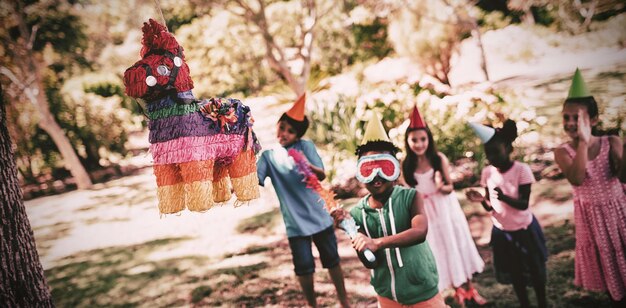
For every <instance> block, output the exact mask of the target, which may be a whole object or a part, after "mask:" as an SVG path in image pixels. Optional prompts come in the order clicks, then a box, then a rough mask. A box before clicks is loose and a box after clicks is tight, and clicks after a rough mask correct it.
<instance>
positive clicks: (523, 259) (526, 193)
mask: <svg viewBox="0 0 626 308" xmlns="http://www.w3.org/2000/svg"><path fill="white" fill-rule="evenodd" d="M473 127H474V130H476V132H477V134H478V135H479V137H481V140H482V141H483V143H484V149H485V155H486V156H487V160H488V161H489V164H490V165H488V166H486V167H484V168H483V170H482V174H481V177H480V184H481V186H483V187H484V188H485V194H484V196H483V195H482V194H481V193H479V192H478V191H476V190H472V189H470V190H468V191H467V193H466V195H467V198H468V199H469V200H470V201H474V202H480V203H481V205H482V206H483V208H484V209H485V210H486V211H488V212H490V213H491V222H492V223H493V227H492V229H491V243H490V245H491V248H492V250H493V265H494V271H495V274H496V280H497V281H498V282H499V283H502V284H509V283H510V284H513V289H514V291H515V294H516V295H517V298H518V300H519V303H520V305H521V307H530V302H529V300H528V293H527V290H526V286H527V285H532V286H533V288H534V289H535V295H536V296H537V304H538V306H539V307H540V308H543V307H547V301H546V260H547V258H548V251H547V249H546V245H545V238H544V236H543V230H541V226H540V225H539V222H538V221H537V219H536V218H535V216H534V215H533V213H532V212H531V211H530V208H529V200H530V190H531V186H532V183H534V182H535V178H534V176H533V173H532V171H531V170H530V167H529V166H528V165H527V164H525V163H522V162H519V161H515V160H511V152H512V151H513V141H514V140H515V139H516V138H517V127H516V125H515V122H513V121H512V120H506V121H505V122H504V126H503V127H502V129H497V130H494V129H493V128H491V127H486V126H482V125H474V126H473Z"/></svg>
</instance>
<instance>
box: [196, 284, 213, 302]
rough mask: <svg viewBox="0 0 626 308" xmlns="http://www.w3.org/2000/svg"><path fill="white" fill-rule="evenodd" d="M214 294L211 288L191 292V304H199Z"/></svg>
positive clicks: (201, 288)
mask: <svg viewBox="0 0 626 308" xmlns="http://www.w3.org/2000/svg"><path fill="white" fill-rule="evenodd" d="M211 293H213V289H212V288H211V287H209V286H199V287H197V288H195V289H193V291H191V302H192V303H197V302H199V301H201V300H202V299H203V298H205V297H207V296H210V295H211Z"/></svg>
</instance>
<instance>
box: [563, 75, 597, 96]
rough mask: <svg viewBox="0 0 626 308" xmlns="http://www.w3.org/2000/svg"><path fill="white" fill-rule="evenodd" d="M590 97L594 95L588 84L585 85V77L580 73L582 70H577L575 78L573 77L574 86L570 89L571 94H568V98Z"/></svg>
mask: <svg viewBox="0 0 626 308" xmlns="http://www.w3.org/2000/svg"><path fill="white" fill-rule="evenodd" d="M590 96H592V95H591V92H589V89H588V88H587V84H585V80H584V79H583V75H582V74H581V73H580V70H579V69H578V68H576V72H575V73H574V77H572V85H571V86H570V87H569V93H568V94H567V98H568V99H569V98H581V97H590Z"/></svg>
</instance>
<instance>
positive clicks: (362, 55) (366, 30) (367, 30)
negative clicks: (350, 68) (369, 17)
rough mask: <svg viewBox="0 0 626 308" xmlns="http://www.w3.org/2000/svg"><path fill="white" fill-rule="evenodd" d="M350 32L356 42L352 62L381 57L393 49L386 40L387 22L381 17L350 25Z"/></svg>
mask: <svg viewBox="0 0 626 308" xmlns="http://www.w3.org/2000/svg"><path fill="white" fill-rule="evenodd" d="M352 34H353V35H354V40H355V43H356V48H355V50H354V55H353V60H352V62H360V61H365V60H368V59H371V58H377V59H382V58H384V57H386V56H387V55H389V54H390V53H391V52H392V51H393V47H392V46H391V44H390V43H389V41H388V40H387V36H388V34H387V23H386V21H385V20H383V19H382V18H375V19H374V21H373V22H372V23H370V24H354V25H352Z"/></svg>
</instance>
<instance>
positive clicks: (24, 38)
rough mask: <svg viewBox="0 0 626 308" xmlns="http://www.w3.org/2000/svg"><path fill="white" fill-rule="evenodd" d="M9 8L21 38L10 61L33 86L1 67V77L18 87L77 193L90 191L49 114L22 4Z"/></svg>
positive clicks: (71, 150)
mask: <svg viewBox="0 0 626 308" xmlns="http://www.w3.org/2000/svg"><path fill="white" fill-rule="evenodd" d="M12 4H13V5H12V7H13V10H14V14H13V15H14V16H15V18H17V23H18V30H19V34H20V38H18V39H16V40H15V42H14V43H15V44H14V46H16V47H17V48H16V49H17V50H14V51H13V52H12V54H14V55H15V57H14V58H13V61H14V62H15V64H16V66H17V67H20V69H21V70H22V73H23V76H22V77H23V78H26V77H30V76H32V78H33V81H32V83H31V82H30V81H29V82H24V81H23V80H21V81H20V80H19V79H18V78H17V77H16V76H15V74H13V72H11V71H10V70H9V69H8V68H4V67H0V70H1V71H2V73H3V74H4V75H6V76H7V77H9V78H10V79H11V81H12V82H14V83H16V84H18V85H19V86H20V88H21V89H22V91H24V94H25V95H26V97H27V98H28V99H29V100H30V102H31V103H32V104H33V105H34V106H35V108H36V109H37V111H38V113H39V123H38V126H39V127H40V128H41V129H43V130H44V131H45V132H46V133H48V135H50V137H51V138H52V141H54V144H56V146H57V148H58V149H59V152H61V156H62V157H63V161H64V162H65V167H66V168H67V169H68V170H69V171H70V173H71V174H72V176H73V177H74V180H75V181H76V186H78V189H87V188H90V187H91V186H92V185H93V184H92V182H91V179H90V178H89V174H88V173H87V171H86V170H85V167H84V166H83V165H82V164H81V163H80V159H79V158H78V155H77V154H76V152H75V151H74V147H72V144H71V143H70V140H69V139H68V138H67V136H66V135H65V131H63V129H62V128H61V126H59V124H58V123H57V122H56V120H55V119H54V117H53V116H52V113H50V105H49V104H48V98H47V97H46V93H45V91H44V86H43V81H42V78H41V71H42V68H43V67H45V66H44V64H43V63H42V62H41V60H37V59H36V58H35V54H34V53H33V50H32V42H34V40H35V35H36V34H37V31H36V30H32V29H31V30H30V31H29V29H28V27H27V26H26V22H25V20H24V17H25V13H24V11H23V6H24V4H23V3H22V2H20V1H13V3H12Z"/></svg>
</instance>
